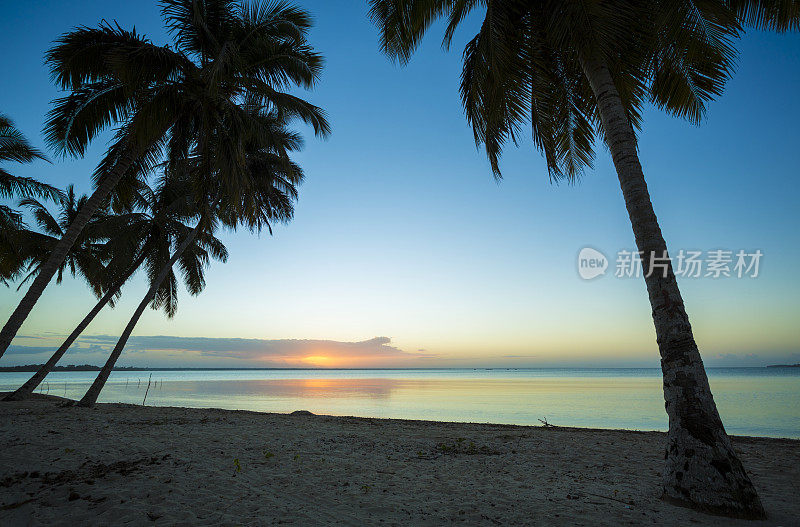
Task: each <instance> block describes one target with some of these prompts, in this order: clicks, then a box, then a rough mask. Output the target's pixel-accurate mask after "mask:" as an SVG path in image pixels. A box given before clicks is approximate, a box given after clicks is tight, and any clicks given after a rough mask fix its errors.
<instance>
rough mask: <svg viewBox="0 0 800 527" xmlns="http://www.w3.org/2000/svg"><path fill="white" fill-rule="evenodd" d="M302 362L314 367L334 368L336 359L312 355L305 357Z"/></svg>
mask: <svg viewBox="0 0 800 527" xmlns="http://www.w3.org/2000/svg"><path fill="white" fill-rule="evenodd" d="M301 360H302V361H303V362H307V363H308V364H311V365H312V366H332V365H333V364H334V363H335V362H336V361H335V359H333V358H331V357H326V356H325V355H312V356H310V357H304V358H303V359H301Z"/></svg>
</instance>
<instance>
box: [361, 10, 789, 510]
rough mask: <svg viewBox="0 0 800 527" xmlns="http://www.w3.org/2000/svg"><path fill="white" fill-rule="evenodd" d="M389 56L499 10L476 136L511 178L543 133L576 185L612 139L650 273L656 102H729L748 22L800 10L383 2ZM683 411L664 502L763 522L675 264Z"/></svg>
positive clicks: (492, 22)
mask: <svg viewBox="0 0 800 527" xmlns="http://www.w3.org/2000/svg"><path fill="white" fill-rule="evenodd" d="M369 3H370V6H371V10H370V17H371V18H372V20H373V21H374V22H375V23H376V25H377V26H378V28H379V30H380V33H381V36H380V44H381V48H382V50H383V51H384V52H385V53H386V54H387V55H389V56H390V57H392V58H393V59H397V60H399V61H400V62H401V63H406V62H407V61H408V60H409V58H410V56H411V54H412V53H413V52H414V50H415V49H416V47H417V45H418V44H419V42H420V40H421V38H422V36H423V35H424V33H425V31H426V30H427V29H428V27H429V26H430V25H431V24H432V23H433V22H434V21H435V20H437V19H438V18H441V17H444V18H446V19H447V20H446V23H447V25H446V29H445V36H444V46H445V47H448V46H449V45H450V42H451V40H452V37H453V34H454V32H455V30H456V28H457V27H458V26H459V25H460V24H461V23H462V22H463V20H464V19H465V17H466V16H467V15H468V14H469V13H470V12H471V11H473V10H474V9H476V8H478V7H481V8H485V10H486V15H485V17H484V19H483V23H482V25H481V27H480V30H479V32H478V34H477V35H476V36H475V37H474V38H473V39H471V40H470V41H469V43H468V44H467V46H466V49H465V50H464V65H463V72H462V77H461V97H462V102H463V104H464V108H465V112H466V116H467V119H468V121H469V122H470V124H471V125H472V127H473V131H474V134H475V140H476V142H477V143H479V144H483V146H484V147H485V150H486V154H487V156H488V158H489V160H490V162H491V166H492V170H493V172H494V175H495V177H497V178H500V175H501V173H500V167H499V158H500V155H501V152H502V149H503V146H504V145H505V144H506V143H507V142H508V141H509V140H510V141H511V142H512V143H516V141H517V136H518V134H519V133H521V132H522V129H523V127H524V126H526V125H527V124H528V123H530V125H531V128H532V132H533V141H534V144H535V145H536V147H537V148H538V149H539V150H541V151H542V152H543V153H544V156H545V159H546V161H547V166H548V170H549V173H550V177H551V179H560V178H565V179H568V180H570V181H575V180H576V179H577V178H578V177H579V176H580V173H581V171H582V169H583V168H584V167H586V166H590V165H591V162H592V160H593V158H594V152H593V144H594V140H595V137H596V136H598V135H599V136H600V137H601V138H602V139H603V140H604V142H605V144H606V146H608V148H609V149H610V151H611V155H612V158H613V161H614V165H615V167H616V170H617V174H618V177H619V182H620V186H621V188H622V194H623V197H624V199H625V205H626V207H627V210H628V214H629V217H630V221H631V225H632V226H633V231H634V236H635V239H636V244H637V246H638V249H639V251H641V255H642V257H641V258H642V265H643V269H645V270H646V271H650V270H654V269H656V270H657V269H659V268H658V267H656V266H655V264H656V263H657V260H656V259H657V258H659V259H660V258H666V257H668V254H667V246H666V243H665V241H664V238H663V236H662V234H661V229H660V227H659V225H658V221H657V219H656V215H655V212H654V210H653V206H652V203H651V201H650V195H649V193H648V190H647V184H646V183H645V179H644V174H643V172H642V167H641V164H640V162H639V156H638V151H637V146H636V129H637V128H638V126H639V124H640V121H641V118H640V112H641V107H642V105H643V104H644V103H645V102H646V101H647V100H650V101H651V102H653V103H654V104H655V105H656V106H657V107H659V108H661V109H663V110H665V111H667V112H669V113H671V114H674V115H677V116H680V117H684V118H687V119H689V120H691V121H694V122H698V121H699V120H700V119H701V118H702V116H703V114H704V112H705V108H706V104H707V102H708V101H709V100H711V99H713V98H714V97H715V96H718V95H720V94H721V93H722V90H723V88H724V84H725V81H726V80H727V79H728V77H729V75H730V73H731V71H732V67H733V61H734V58H735V49H734V48H733V47H732V42H733V40H734V39H735V38H736V37H737V36H738V35H739V32H740V30H741V26H742V24H746V25H753V26H756V27H761V28H769V29H776V30H787V29H795V30H796V29H798V24H799V22H800V5H798V4H797V2H768V1H767V2H764V1H757V0H752V1H747V0H729V1H723V0H719V1H714V2H703V3H702V4H700V3H697V2H692V1H689V0H651V1H650V2H639V3H634V2H626V1H618V0H607V1H601V2H570V1H566V0H554V1H551V2H529V1H527V0H494V1H492V0H484V1H480V2H479V1H477V0H370V1H369ZM645 281H646V285H647V291H648V294H649V297H650V303H651V306H652V313H653V321H654V324H655V329H656V337H657V341H658V346H659V351H660V354H661V365H662V371H663V376H664V397H665V400H666V410H667V413H668V415H669V434H668V446H667V452H666V456H665V458H666V469H665V471H664V475H663V483H664V488H663V490H664V497H665V498H667V499H669V500H671V501H673V502H676V503H680V504H685V505H690V506H693V507H696V508H699V509H703V510H707V511H711V512H716V513H721V514H730V515H734V516H746V517H755V518H760V517H763V516H764V514H765V513H764V509H763V507H762V505H761V501H760V500H759V498H758V495H757V493H756V491H755V489H754V487H753V485H752V483H751V481H750V479H749V477H748V476H747V474H746V472H745V470H744V468H743V466H742V464H741V462H740V461H739V459H738V457H737V455H736V453H735V452H734V450H733V447H732V446H731V442H730V439H729V438H728V436H727V434H726V432H725V428H724V427H723V425H722V421H721V420H720V417H719V413H718V412H717V408H716V405H715V403H714V400H713V397H712V395H711V390H710V388H709V384H708V379H707V376H706V373H705V370H704V368H703V362H702V359H701V357H700V353H699V351H698V348H697V344H696V343H695V340H694V336H693V334H692V329H691V325H690V324H689V318H688V316H687V314H686V310H685V308H684V304H683V300H682V298H681V294H680V291H679V289H678V284H677V281H676V279H675V275H674V272H673V270H672V267H671V264H669V263H667V265H666V271H665V272H663V273H662V272H660V271H657V272H652V273H648V276H647V277H646V278H645Z"/></svg>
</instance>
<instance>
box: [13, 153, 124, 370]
mask: <svg viewBox="0 0 800 527" xmlns="http://www.w3.org/2000/svg"><path fill="white" fill-rule="evenodd" d="M134 160H135V155H134V152H133V151H132V150H131V149H127V150H126V152H125V154H123V156H122V158H121V159H120V160H119V162H118V163H117V165H116V166H115V167H114V169H113V170H112V171H111V173H110V174H108V177H106V179H105V180H104V181H103V183H102V184H101V185H100V186H99V187H97V189H96V190H95V191H94V193H93V194H92V196H91V197H90V198H89V200H88V201H87V202H86V204H85V205H84V206H83V207H81V210H80V211H79V212H78V214H77V215H76V216H75V219H74V220H73V221H72V223H70V225H69V228H67V232H66V233H64V236H62V237H61V239H60V240H59V241H58V243H57V244H56V246H55V248H54V249H53V252H52V253H50V257H49V258H48V259H47V261H46V262H45V263H44V265H43V266H42V267H41V269H40V270H39V274H38V275H36V278H35V279H34V280H33V283H32V284H31V286H30V287H29V288H28V291H27V292H26V293H25V296H24V297H22V300H20V302H19V304H18V305H17V308H16V309H15V310H14V312H13V313H11V317H9V319H8V322H6V325H5V326H3V329H2V331H0V357H2V356H3V354H4V353H5V352H6V350H7V349H8V346H10V345H11V341H12V340H13V339H14V336H16V334H17V331H19V328H20V326H22V323H23V322H25V319H26V318H27V317H28V314H30V312H31V310H32V309H33V306H34V305H35V304H36V302H37V301H38V300H39V297H40V296H42V293H43V292H44V288H45V287H47V284H49V283H50V280H51V279H52V278H53V275H54V274H55V273H56V271H58V268H59V267H60V266H61V264H62V263H64V260H65V259H66V257H67V253H68V252H69V250H70V249H71V248H72V246H73V245H74V244H75V240H77V239H78V235H79V234H80V233H81V231H82V230H83V228H84V227H85V226H86V224H87V223H88V222H89V220H90V219H91V217H92V216H93V215H94V213H95V212H97V209H99V208H100V205H102V203H103V202H104V201H105V199H106V198H107V197H108V196H109V195H110V194H111V191H112V190H114V187H115V186H116V185H117V183H119V180H120V179H122V176H123V175H124V174H125V172H127V170H128V168H130V166H131V165H132V164H133V162H134Z"/></svg>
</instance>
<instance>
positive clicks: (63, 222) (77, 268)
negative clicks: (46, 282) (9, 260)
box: [17, 185, 109, 296]
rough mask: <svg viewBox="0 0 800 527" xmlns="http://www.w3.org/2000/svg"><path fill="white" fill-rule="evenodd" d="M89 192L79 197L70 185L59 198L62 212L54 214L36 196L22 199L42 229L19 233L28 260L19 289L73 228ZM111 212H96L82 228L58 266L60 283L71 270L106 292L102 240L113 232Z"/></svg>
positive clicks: (21, 203)
mask: <svg viewBox="0 0 800 527" xmlns="http://www.w3.org/2000/svg"><path fill="white" fill-rule="evenodd" d="M88 199H89V198H88V196H86V195H82V196H80V197H78V196H77V195H76V194H75V188H74V186H73V185H69V186H68V187H67V191H66V192H65V193H64V195H63V196H61V197H60V198H58V199H57V200H56V204H57V206H58V209H59V210H58V214H57V215H55V216H54V215H53V214H52V213H51V212H50V210H49V209H48V208H47V206H46V205H44V204H43V203H42V202H40V201H39V200H37V199H35V198H24V199H22V200H20V202H19V205H20V207H23V208H26V209H28V211H29V213H30V214H31V216H32V217H33V219H34V221H35V222H36V224H37V225H38V228H39V230H38V231H32V230H27V229H24V230H22V231H21V232H20V233H19V239H20V240H21V243H20V246H21V253H22V256H23V260H24V265H23V267H24V272H25V273H27V274H26V276H25V277H23V278H22V280H21V282H20V284H19V286H18V287H17V289H19V288H20V287H22V286H23V285H24V284H25V283H26V282H27V281H29V280H31V279H32V278H33V277H35V276H36V274H37V273H38V272H39V269H41V266H42V265H43V264H44V263H45V262H46V261H47V258H48V256H49V254H50V252H52V251H53V248H54V247H55V246H56V245H57V244H58V241H59V239H60V238H61V237H62V236H63V235H64V231H65V230H66V229H67V228H69V225H70V223H72V221H73V220H74V219H75V216H77V215H78V214H79V212H80V210H81V208H82V207H84V206H85V205H86V201H87V200H88ZM107 218H108V215H107V213H106V211H105V210H100V211H98V212H97V213H95V216H94V217H93V218H92V219H91V221H90V222H89V224H88V225H87V226H86V228H84V229H83V231H81V234H80V236H79V237H78V240H77V241H76V243H75V244H74V245H73V246H72V248H71V249H70V250H69V252H68V253H67V257H66V258H65V259H64V261H63V262H62V263H61V265H60V266H59V267H58V270H57V272H56V283H58V284H60V283H61V281H62V280H63V278H64V273H65V272H68V273H69V274H70V275H72V276H73V277H75V276H80V277H81V278H83V279H84V280H85V281H86V283H87V284H88V285H89V287H90V288H91V289H92V292H93V293H94V294H95V295H96V296H101V295H102V292H103V278H102V274H103V257H102V254H101V253H102V241H103V240H104V239H105V238H107V237H108V236H109V231H108V230H107V227H108V224H107V223H106V220H107Z"/></svg>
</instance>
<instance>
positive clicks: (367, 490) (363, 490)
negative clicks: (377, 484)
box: [361, 485, 372, 494]
mask: <svg viewBox="0 0 800 527" xmlns="http://www.w3.org/2000/svg"><path fill="white" fill-rule="evenodd" d="M370 490H372V487H370V486H369V485H361V491H362V492H363V493H364V494H366V493H367V492H369V491H370Z"/></svg>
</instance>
